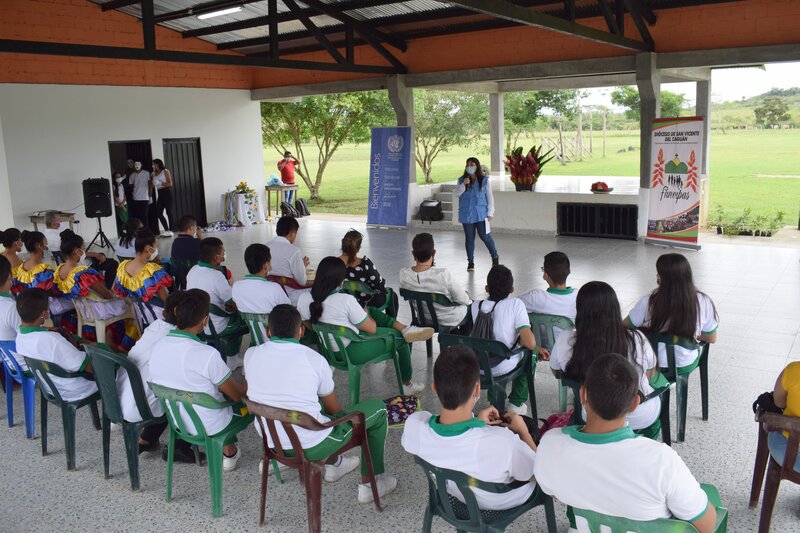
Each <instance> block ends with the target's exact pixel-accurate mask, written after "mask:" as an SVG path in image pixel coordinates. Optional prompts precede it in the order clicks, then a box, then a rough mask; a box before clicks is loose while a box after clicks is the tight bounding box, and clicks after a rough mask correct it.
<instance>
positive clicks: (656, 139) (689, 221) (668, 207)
mask: <svg viewBox="0 0 800 533" xmlns="http://www.w3.org/2000/svg"><path fill="white" fill-rule="evenodd" d="M703 121H704V119H703V117H682V118H658V119H655V120H654V121H653V127H652V148H651V153H650V165H651V169H652V174H651V181H650V210H649V212H648V220H647V238H646V241H647V242H652V243H654V244H656V243H657V244H667V245H670V246H682V247H686V248H695V249H699V248H700V246H699V245H698V244H697V235H698V229H699V225H700V195H701V192H702V189H701V183H700V170H699V169H701V168H702V166H703V165H702V161H701V158H702V157H703V133H704V131H705V129H704V126H703Z"/></svg>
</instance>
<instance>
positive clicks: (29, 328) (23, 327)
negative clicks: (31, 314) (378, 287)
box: [19, 326, 50, 333]
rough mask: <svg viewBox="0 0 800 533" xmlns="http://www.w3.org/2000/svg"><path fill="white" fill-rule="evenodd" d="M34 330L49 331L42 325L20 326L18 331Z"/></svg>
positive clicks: (31, 331)
mask: <svg viewBox="0 0 800 533" xmlns="http://www.w3.org/2000/svg"><path fill="white" fill-rule="evenodd" d="M34 331H50V330H49V329H47V328H43V327H42V326H20V327H19V332H20V333H33V332H34Z"/></svg>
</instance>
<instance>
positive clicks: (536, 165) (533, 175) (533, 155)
mask: <svg viewBox="0 0 800 533" xmlns="http://www.w3.org/2000/svg"><path fill="white" fill-rule="evenodd" d="M542 148H543V146H542V145H541V144H540V145H539V146H536V145H535V144H534V145H533V146H532V147H531V149H530V150H528V153H525V154H524V153H522V152H523V148H522V147H521V146H518V147H516V148H514V149H513V150H511V153H510V154H508V155H506V160H505V161H504V164H505V167H506V169H508V172H509V174H511V182H512V183H513V184H514V185H516V187H517V190H518V191H532V190H534V189H535V188H536V182H537V181H539V176H540V175H541V174H542V169H544V166H545V165H546V164H547V163H549V162H550V160H551V159H553V158H554V157H555V155H550V154H551V153H552V152H553V151H554V150H555V148H551V149H550V151H548V152H547V153H545V154H544V155H542ZM548 156H549V157H548Z"/></svg>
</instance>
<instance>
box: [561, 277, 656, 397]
mask: <svg viewBox="0 0 800 533" xmlns="http://www.w3.org/2000/svg"><path fill="white" fill-rule="evenodd" d="M576 306H577V311H578V313H577V315H576V316H575V340H574V342H573V344H572V357H571V358H570V360H569V362H568V363H567V367H566V368H565V370H564V375H565V376H566V377H567V378H569V379H572V380H575V381H580V382H583V380H584V378H585V377H586V371H587V370H589V365H591V364H592V362H593V361H594V359H595V357H597V356H599V355H603V354H607V353H617V354H620V355H623V356H624V357H626V358H627V359H628V360H629V361H631V362H632V363H633V364H634V365H635V366H637V368H638V366H639V365H638V363H637V362H636V356H635V353H636V344H635V342H636V338H635V335H637V333H636V332H635V331H633V330H629V329H627V328H626V327H625V325H624V324H623V323H622V312H621V311H620V307H619V300H618V299H617V294H616V293H615V292H614V289H613V288H611V285H609V284H608V283H604V282H602V281H590V282H589V283H586V284H585V285H584V286H583V287H581V290H579V291H578V298H577V301H576ZM639 370H641V369H639Z"/></svg>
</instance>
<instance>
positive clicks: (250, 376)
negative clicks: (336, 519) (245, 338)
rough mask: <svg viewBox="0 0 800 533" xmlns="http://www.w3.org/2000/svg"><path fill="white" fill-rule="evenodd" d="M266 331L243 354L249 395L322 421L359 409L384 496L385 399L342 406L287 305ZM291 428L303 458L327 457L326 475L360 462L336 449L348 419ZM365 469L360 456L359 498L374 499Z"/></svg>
mask: <svg viewBox="0 0 800 533" xmlns="http://www.w3.org/2000/svg"><path fill="white" fill-rule="evenodd" d="M337 260H338V259H337ZM339 262H340V263H341V261H339ZM269 334H270V342H268V343H266V344H262V345H261V346H256V347H254V348H250V349H249V350H247V353H246V354H245V363H244V370H245V375H246V376H247V380H248V383H251V385H250V387H249V390H248V391H247V395H248V397H249V398H250V399H251V400H253V401H256V402H259V403H263V404H266V405H271V406H273V407H279V408H281V409H293V410H297V411H300V412H303V413H306V414H308V415H310V416H312V417H314V418H315V419H316V420H318V421H319V422H322V423H325V422H327V421H329V420H331V419H335V418H338V417H342V416H345V415H347V414H350V413H352V412H361V413H363V414H364V420H365V424H366V427H365V429H366V431H367V446H368V448H369V453H370V457H371V458H372V467H373V470H374V473H375V478H376V479H375V481H376V483H377V485H378V494H379V495H380V496H384V495H385V494H388V493H390V492H392V491H393V490H394V489H395V488H396V487H397V479H396V478H395V477H394V476H391V475H388V474H385V473H384V471H385V470H384V462H383V457H384V446H385V442H386V433H387V431H388V421H387V418H386V406H385V405H384V403H383V402H382V401H381V400H377V399H371V400H365V401H362V402H359V403H357V404H356V405H351V406H350V407H348V408H347V409H342V407H341V405H340V404H339V400H338V399H337V397H336V392H335V391H334V388H333V387H334V385H333V372H332V371H331V367H330V366H329V365H328V362H327V361H326V360H325V358H324V357H322V356H321V355H320V354H318V353H317V352H315V351H313V350H311V349H310V348H307V347H305V346H303V345H301V344H300V337H302V335H303V325H302V322H301V319H300V313H298V312H297V309H295V308H294V307H292V306H291V305H288V304H281V305H278V306H276V307H275V308H274V309H273V310H272V312H271V313H270V314H269ZM255 426H256V430H257V431H258V432H259V434H260V433H261V427H260V426H259V424H258V423H257V422H256V424H255ZM264 426H265V427H266V423H265V424H264ZM276 427H277V431H278V436H279V438H280V442H281V443H282V445H283V448H284V449H287V450H290V449H292V445H291V443H290V442H289V437H288V436H287V435H286V432H285V431H284V430H283V428H282V427H280V425H276ZM294 429H295V432H296V433H297V438H298V439H299V440H300V444H301V445H302V446H303V450H304V453H305V455H306V458H308V459H309V460H311V461H318V460H320V459H323V458H326V457H327V458H328V461H327V462H328V464H326V465H325V481H328V482H334V481H338V480H339V479H340V478H341V477H342V476H344V475H345V474H347V473H348V472H350V471H352V470H354V469H355V468H356V467H357V466H358V465H359V459H358V457H356V456H340V455H338V454H337V451H338V450H339V449H340V448H341V447H342V446H343V445H344V444H346V443H347V442H348V441H349V440H350V438H351V437H352V431H353V427H352V425H351V424H349V423H347V424H341V425H338V426H335V427H334V428H332V429H328V430H325V431H309V430H305V429H303V428H301V427H295V428H294ZM267 439H268V440H269V443H270V445H271V446H274V443H273V442H272V438H271V436H269V435H268V436H267ZM367 473H368V471H367V467H366V463H365V462H361V482H360V483H359V485H358V502H359V503H369V502H371V501H373V498H372V487H371V486H370V484H369V478H368V476H367Z"/></svg>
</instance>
